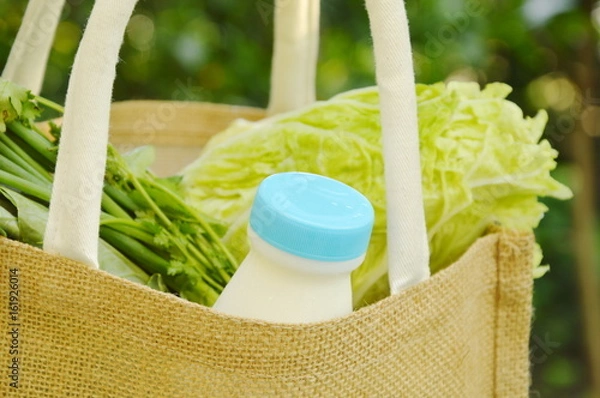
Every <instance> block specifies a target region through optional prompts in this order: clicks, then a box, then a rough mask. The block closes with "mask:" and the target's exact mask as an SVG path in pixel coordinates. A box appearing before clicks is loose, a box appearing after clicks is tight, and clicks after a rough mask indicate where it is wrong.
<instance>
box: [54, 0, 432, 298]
mask: <svg viewBox="0 0 600 398" xmlns="http://www.w3.org/2000/svg"><path fill="white" fill-rule="evenodd" d="M135 3H136V0H97V1H96V4H95V5H94V9H93V11H92V14H91V16H90V19H89V22H88V26H87V28H86V30H85V33H84V36H83V39H82V42H81V44H80V47H79V50H78V53H77V56H76V60H75V64H74V66H73V73H72V75H71V80H70V82H69V90H68V93H67V101H66V112H65V117H64V122H63V133H62V136H61V146H60V150H59V153H58V161H57V169H56V175H55V184H54V189H53V193H52V203H51V206H50V218H49V222H48V227H47V230H46V238H45V241H44V249H46V250H47V251H50V252H54V253H59V254H61V255H63V256H66V257H70V258H74V259H76V260H80V261H84V262H86V263H88V264H97V245H98V229H99V226H98V224H99V218H100V217H99V212H100V199H101V195H102V174H103V172H104V166H105V162H106V144H107V141H108V118H109V109H110V100H111V92H112V84H113V81H114V77H115V65H116V62H117V58H118V52H119V48H120V45H121V42H122V40H123V35H124V30H125V27H126V25H127V20H128V18H129V16H130V15H131V13H132V11H133V8H134V5H135ZM283 3H285V5H283V6H282V8H281V10H280V14H277V13H276V14H275V15H276V18H286V17H289V15H286V14H285V12H284V10H286V7H288V6H289V7H291V8H289V9H287V11H289V12H291V10H293V9H294V8H293V7H292V6H291V5H290V4H293V3H294V2H289V1H285V2H282V4H283ZM311 4H315V3H311ZM366 4H367V11H368V13H369V19H370V23H371V30H372V35H373V42H374V47H375V61H376V72H377V83H378V86H379V91H380V102H381V123H382V129H383V148H384V159H385V181H386V189H387V213H388V265H389V275H390V285H391V291H392V293H397V292H399V291H400V290H402V289H404V288H406V287H408V286H411V285H413V284H415V283H418V282H420V281H422V280H424V279H426V278H427V277H428V276H429V266H428V263H429V248H428V244H427V234H426V228H425V216H424V210H423V200H422V191H421V168H420V158H419V140H418V126H417V107H416V93H415V81H414V72H413V65H412V56H411V46H410V39H409V32H408V21H407V18H406V10H405V6H404V2H402V1H398V0H366ZM305 6H309V4H308V3H306V4H305ZM312 12H313V13H314V12H315V11H314V10H313V11H312ZM309 14H310V13H309ZM278 15H280V16H279V17H278ZM309 20H312V19H310V18H309ZM280 22H281V21H280ZM280 22H278V24H279V25H278V26H285V25H281V23H280ZM279 37H281V36H280V35H279V36H278V38H279ZM278 40H279V39H278ZM276 46H277V45H276ZM278 73H283V70H281V71H280V72H278ZM288 73H289V71H288ZM280 79H282V78H281V77H280V78H278V79H275V81H277V82H279V81H283V79H282V80H280ZM313 82H314V80H313ZM278 90H279V89H278ZM304 98H305V99H306V98H308V97H307V96H305V97H304ZM277 101H279V100H275V99H273V101H272V104H275V103H277ZM274 108H275V105H273V109H274Z"/></svg>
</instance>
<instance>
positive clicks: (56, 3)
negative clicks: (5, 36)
mask: <svg viewBox="0 0 600 398" xmlns="http://www.w3.org/2000/svg"><path fill="white" fill-rule="evenodd" d="M64 5H65V0H30V1H29V3H28V4H27V9H26V10H25V15H24V16H23V21H22V22H21V27H20V28H19V32H18V33H17V37H16V39H15V42H14V43H13V45H12V47H11V49H10V54H9V55H8V59H7V61H6V65H5V66H4V70H3V71H2V77H3V78H5V79H7V80H10V81H12V82H14V83H16V84H18V85H20V86H23V87H25V88H27V89H29V90H31V92H32V93H34V94H36V95H38V94H39V93H40V91H41V90H42V83H43V82H44V73H45V72H46V64H47V62H48V56H49V55H50V49H51V48H52V42H53V41H54V33H55V32H56V27H57V26H58V21H59V20H60V15H61V13H62V9H63V6H64Z"/></svg>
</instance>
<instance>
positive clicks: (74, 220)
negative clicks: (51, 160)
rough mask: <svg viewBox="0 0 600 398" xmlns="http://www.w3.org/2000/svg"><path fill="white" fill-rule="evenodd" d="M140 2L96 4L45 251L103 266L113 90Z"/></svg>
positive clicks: (74, 78)
mask: <svg viewBox="0 0 600 398" xmlns="http://www.w3.org/2000/svg"><path fill="white" fill-rule="evenodd" d="M136 2H137V0H96V2H95V4H94V8H93V9H92V13H91V15H90V19H89V20H88V23H87V27H86V29H85V33H84V35H83V38H82V40H81V43H80V45H79V49H78V51H77V55H76V56H75V62H74V64H73V72H72V73H71V78H70V80H69V88H68V90H67V99H66V104H65V115H64V119H63V126H62V134H61V141H60V148H59V151H58V160H57V164H56V173H55V175H54V186H53V189H52V198H51V203H50V214H49V218H48V224H47V226H46V233H45V238H44V250H46V251H48V252H50V253H56V254H60V255H62V256H65V257H69V258H72V259H74V260H78V261H81V262H84V263H86V264H89V265H92V266H95V267H97V266H98V235H99V228H100V227H99V220H100V202H101V198H102V186H103V179H104V169H105V165H106V147H107V145H108V126H109V114H110V104H111V101H112V87H113V82H114V80H115V74H116V71H115V70H116V65H117V61H118V57H119V49H120V48H121V43H122V42H123V36H124V34H125V28H126V27H127V22H128V21H129V18H130V16H131V13H132V12H133V8H134V7H135V4H136Z"/></svg>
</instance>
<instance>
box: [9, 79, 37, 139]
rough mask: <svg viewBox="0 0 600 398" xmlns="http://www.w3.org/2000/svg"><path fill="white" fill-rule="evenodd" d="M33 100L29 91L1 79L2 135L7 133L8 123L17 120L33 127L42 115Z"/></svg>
mask: <svg viewBox="0 0 600 398" xmlns="http://www.w3.org/2000/svg"><path fill="white" fill-rule="evenodd" d="M32 99H33V95H32V94H31V92H30V91H29V90H27V89H25V88H23V87H21V86H18V85H16V84H15V83H12V82H11V81H9V80H6V79H3V78H1V77H0V133H4V132H5V131H6V123H10V122H12V121H14V120H17V119H19V120H21V121H22V122H24V124H25V125H28V126H29V125H31V123H32V122H33V120H34V119H35V118H36V117H37V116H39V114H40V111H39V109H38V107H37V105H36V104H35V103H34V102H33V101H32Z"/></svg>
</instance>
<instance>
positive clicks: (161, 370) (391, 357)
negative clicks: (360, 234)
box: [0, 0, 534, 397]
mask: <svg viewBox="0 0 600 398" xmlns="http://www.w3.org/2000/svg"><path fill="white" fill-rule="evenodd" d="M124 3H128V5H122V4H124ZM134 3H135V0H126V1H125V2H119V1H116V0H106V1H98V2H97V3H96V6H100V7H104V9H105V11H106V10H110V9H115V10H116V9H119V12H118V13H117V14H118V19H119V20H120V21H121V24H120V27H121V28H123V29H124V26H125V22H126V20H127V18H128V15H129V14H130V13H131V10H127V7H130V8H131V9H132V8H133V4H134ZM384 3H385V4H386V6H381V8H379V9H377V7H379V5H374V4H384ZM392 3H395V2H393V1H387V0H386V1H383V0H382V1H381V3H378V2H375V1H368V2H367V5H368V7H370V9H371V10H373V9H377V10H376V12H378V13H379V14H380V17H381V18H382V19H385V18H384V16H385V15H386V12H388V11H395V10H396V9H395V7H398V5H397V4H396V5H393V4H392ZM96 6H95V8H96ZM123 9H125V11H123ZM392 14H393V12H392ZM93 21H96V28H100V27H104V28H106V23H107V22H109V19H105V20H102V19H100V22H101V23H97V21H98V19H94V18H90V24H91V25H93V23H92V22H93ZM391 22H393V21H390V20H387V24H390V23H391ZM103 24H104V26H103ZM391 25H393V24H391ZM382 28H383V27H382ZM404 28H406V27H405V26H404ZM89 29H90V27H89V26H88V28H87V29H86V31H87V30H89ZM386 29H388V30H391V31H393V26H392V27H390V26H387V27H386ZM117 30H118V29H117ZM376 31H377V29H376V28H375V27H374V37H377V32H376ZM404 33H406V32H404ZM121 35H122V31H121ZM84 41H85V35H84ZM382 41H383V40H382V39H375V42H376V43H375V44H376V46H375V47H376V58H377V57H378V56H377V53H378V50H377V47H378V45H377V43H381V42H382ZM88 42H89V40H88ZM379 48H380V50H379V53H380V54H381V48H382V47H381V46H380V47H379ZM88 51H89V49H88ZM110 51H113V52H114V54H115V57H116V53H117V52H118V47H117V48H111V49H110ZM110 51H109V52H110ZM379 58H380V59H381V58H382V57H381V56H379ZM384 58H385V57H384ZM389 58H390V59H392V58H393V57H389ZM387 61H389V60H387V59H386V60H384V61H383V64H385V63H386V62H387ZM115 62H116V59H115ZM387 66H388V67H390V68H387V69H386V67H382V66H381V64H380V65H378V76H379V79H378V80H379V83H380V91H381V98H382V125H383V129H384V135H385V131H390V129H391V130H393V127H394V126H395V125H396V124H397V122H396V121H394V115H395V113H394V112H391V111H390V110H393V107H392V105H393V104H397V103H398V101H400V102H401V100H402V98H401V97H400V96H399V95H398V92H399V91H398V90H396V87H395V85H396V84H399V85H400V86H402V85H403V84H404V83H406V81H405V82H404V83H403V82H402V79H409V80H410V79H412V77H411V74H412V67H411V70H410V71H409V73H403V74H401V76H400V77H401V78H400V79H397V78H398V76H397V75H396V74H393V73H392V74H391V75H390V76H386V73H387V72H389V70H391V69H393V68H391V66H393V63H391V64H390V65H387ZM81 70H82V69H81V68H78V67H77V63H76V66H75V67H74V71H73V76H75V77H77V76H79V75H80V71H81ZM381 70H383V73H380V71H381ZM109 75H110V73H109ZM73 76H72V79H71V83H70V88H69V90H71V88H72V87H76V88H77V89H78V90H79V91H82V92H86V90H87V89H86V84H87V83H88V82H87V80H85V79H84V80H85V81H82V82H80V83H81V84H79V85H77V84H73V81H75V82H76V83H77V78H73ZM113 78H114V76H113ZM381 80H383V81H387V82H389V81H392V83H390V84H382V83H381ZM398 82H400V83H398ZM408 83H410V81H409V82H408ZM413 84H414V82H413ZM78 86H79V87H78ZM408 86H410V84H408ZM73 90H74V91H76V89H73ZM88 91H89V90H88ZM400 91H401V90H400ZM94 94H95V95H98V96H100V97H106V98H110V90H108V91H107V88H106V87H103V88H102V89H98V90H96V92H94ZM409 97H410V96H409ZM387 99H390V100H387ZM412 100H414V97H412ZM410 101H411V100H410V98H409V101H408V102H409V104H408V106H406V109H408V110H402V109H400V110H398V111H397V113H398V114H400V116H399V117H400V118H401V119H402V120H404V121H406V120H408V124H411V123H412V122H415V120H414V115H412V113H414V109H413V108H414V107H413V106H412V105H414V104H410ZM71 102H73V100H71ZM77 105H79V106H80V107H83V108H85V106H86V104H85V103H84V101H81V102H80V103H78V104H77ZM168 105H169V103H144V104H142V103H130V104H128V105H117V106H115V107H113V110H112V112H113V116H114V115H115V112H117V113H118V108H119V106H126V107H138V108H139V111H140V112H142V113H143V112H157V111H159V110H160V107H161V106H163V107H164V106H168ZM170 105H172V106H175V105H176V104H174V103H171V104H170ZM194 106H197V107H201V108H202V109H204V110H208V109H211V108H210V107H211V106H210V105H203V104H197V105H194ZM67 108H68V109H77V107H76V106H74V105H73V106H69V97H68V98H67ZM103 110H105V111H106V112H104V113H105V114H108V107H105V108H102V109H101V110H100V111H98V112H94V113H88V114H85V113H77V114H76V115H75V116H73V112H74V111H73V112H72V113H71V115H70V116H69V115H68V114H65V119H66V120H67V119H69V117H70V118H71V121H70V122H69V123H66V122H65V126H64V128H65V130H66V131H67V132H68V131H73V130H77V129H74V128H73V126H75V125H76V124H77V120H73V118H75V119H77V118H80V119H81V118H84V117H85V118H87V119H88V122H89V120H90V119H93V118H95V117H98V118H99V119H98V120H99V121H100V122H99V124H100V125H102V123H103V122H104V119H102V112H103ZM186 111H189V108H188V107H187V106H176V112H186ZM194 112H198V113H197V114H201V113H202V112H203V111H202V110H200V109H199V108H198V109H196V110H195V111H194ZM403 112H404V114H405V115H404V116H406V115H408V116H406V117H404V116H402V114H403ZM132 113H133V112H132ZM125 115H127V112H126V113H125ZM203 115H205V119H206V120H204V122H206V123H205V126H206V136H210V135H211V134H213V133H215V132H217V131H219V130H221V129H222V128H223V124H225V125H226V124H227V123H229V120H230V118H231V119H233V118H236V117H239V116H243V117H246V116H247V115H248V116H249V117H248V118H249V119H251V120H254V119H258V118H261V117H262V116H263V115H262V112H261V111H258V110H252V109H245V108H235V107H227V106H216V107H213V108H212V110H210V111H207V112H206V113H203ZM211 115H214V117H213V116H211ZM411 115H412V116H411ZM104 117H106V115H104ZM203 117H204V116H203ZM179 119H180V118H174V119H173V120H179ZM132 120H138V119H134V118H128V117H127V116H125V117H124V120H123V123H121V122H118V121H117V119H113V120H111V127H112V128H113V138H114V140H115V141H117V142H118V141H119V140H122V141H121V142H120V144H122V145H130V144H136V143H137V142H139V143H142V142H146V143H155V144H158V146H159V147H160V148H161V149H165V150H171V151H174V153H177V151H178V150H179V149H178V147H180V146H184V147H185V146H188V145H189V142H191V141H194V142H196V143H197V144H198V146H201V145H202V140H204V139H205V138H198V137H196V138H191V136H192V135H193V134H187V133H185V131H183V132H181V133H180V134H179V135H178V134H171V135H166V136H163V135H162V134H161V132H160V131H155V132H153V133H152V134H149V135H148V134H145V135H143V137H139V136H138V137H135V138H134V136H131V137H129V138H128V137H127V133H126V131H128V129H127V128H126V129H124V130H121V132H122V133H123V134H120V133H119V131H120V130H119V126H121V127H122V126H126V125H127V124H128V123H131V121H132ZM211 121H214V125H212V124H211V123H212V122H211ZM69 126H71V127H69ZM211 126H212V127H211ZM386 126H387V127H386ZM390 126H391V128H390ZM412 127H414V126H412ZM412 127H411V128H412ZM164 129H165V130H167V131H168V130H171V131H177V130H178V128H177V127H176V124H174V123H166V126H165V128H164ZM408 130H409V131H410V128H409V129H408ZM155 133H156V134H155ZM134 134H135V133H134ZM67 136H68V134H67ZM119 137H121V138H119ZM159 137H160V138H159ZM65 138H66V137H64V136H63V139H65ZM402 138H407V137H402ZM408 138H410V140H409V141H410V142H411V143H412V144H415V143H416V142H415V137H408ZM94 140H95V141H94V142H93V146H94V147H95V149H98V148H100V149H101V148H102V147H103V145H102V144H103V143H102V140H103V138H102V137H94ZM195 140H199V141H195ZM394 140H395V142H394ZM130 141H131V142H130ZM399 141H402V140H400V139H399V138H398V137H396V138H394V139H392V140H390V139H388V140H387V141H385V140H384V148H386V149H385V150H386V151H387V154H386V162H388V159H389V160H391V162H388V163H391V164H392V165H395V166H398V165H402V164H408V165H409V166H410V167H409V168H410V169H411V171H414V169H415V167H414V166H415V163H414V160H415V153H417V152H418V151H416V150H415V151H413V152H411V153H407V154H406V158H402V159H400V160H398V159H395V158H392V157H390V156H389V153H390V151H392V152H393V151H394V150H395V151H396V153H398V151H397V149H398V146H396V145H397V144H398V143H399ZM90 142H91V141H90ZM63 143H64V142H63ZM63 143H61V145H63ZM403 144H405V143H403ZM412 144H411V145H412ZM71 145H73V144H72V143H71ZM409 146H410V145H409ZM413 149H415V148H413ZM61 151H62V153H63V154H64V153H65V152H68V151H65V149H64V147H62V146H61ZM399 153H402V151H400V152H399ZM92 154H93V151H92V150H91V151H90V156H91V155H92ZM59 157H60V152H59ZM397 157H398V158H401V157H400V156H397ZM407 159H408V160H407ZM80 160H81V161H82V162H83V163H85V162H88V161H89V159H85V158H82V159H80ZM416 160H417V162H418V156H416ZM59 162H60V159H59ZM94 162H95V163H96V165H95V166H96V169H92V171H97V164H98V161H97V159H95V160H93V161H92V162H91V163H94ZM89 164H90V163H87V165H88V166H89ZM416 165H417V166H418V163H416ZM82 167H83V166H82ZM388 171H389V170H388V168H386V184H387V186H388V188H389V187H393V188H394V187H396V185H397V182H394V181H389V180H388V179H389V178H390V175H391V176H394V175H395V174H394V173H396V172H397V170H391V172H390V173H388ZM57 174H58V171H57ZM63 177H64V176H63ZM100 181H101V180H100ZM395 184H396V185H395ZM59 185H60V184H59ZM400 185H401V184H400ZM408 185H409V188H410V187H414V186H419V183H418V181H415V180H413V181H410V183H409V184H408ZM397 188H398V189H391V192H392V193H391V194H390V192H388V206H389V207H390V208H392V207H394V206H396V202H399V201H404V202H406V200H405V199H406V196H405V195H408V194H410V198H411V200H409V201H408V202H410V203H409V206H406V207H403V208H402V209H399V210H400V212H404V213H406V212H410V208H411V206H414V205H415V204H416V207H419V206H421V205H420V201H414V200H412V199H413V198H414V197H415V196H417V197H418V196H419V195H420V187H419V189H418V190H417V191H418V192H417V193H418V195H417V193H415V195H412V193H413V192H412V191H411V190H410V189H408V191H403V189H407V188H406V187H403V186H401V187H397ZM389 191H390V190H389ZM407 192H408V193H407ZM55 194H56V185H55V191H54V192H53V201H54V208H55V210H54V212H55V213H57V211H56V209H57V208H58V210H59V211H58V212H59V213H60V212H61V211H64V207H63V208H60V206H57V205H56V203H57V202H56V200H55V197H54V195H55ZM390 195H391V196H390ZM390 198H392V199H395V201H394V202H392V203H389V202H390V201H389V199H390ZM91 200H92V201H93V198H92V199H91ZM77 205H78V206H80V208H81V203H77ZM86 206H87V205H86ZM84 207H85V206H84ZM421 212H422V209H421ZM51 213H52V209H51ZM92 215H93V214H92ZM86 217H88V218H89V217H91V216H90V214H86ZM415 217H416V218H417V219H418V217H419V215H418V214H417V215H416V216H414V215H412V216H411V217H407V218H408V219H415ZM59 218H60V217H59ZM396 219H403V218H402V217H397V218H396ZM67 221H69V220H67ZM69 222H70V221H69ZM69 222H67V223H63V224H64V226H72V227H73V228H75V229H78V228H83V229H85V227H86V225H87V223H86V222H82V221H81V220H78V223H77V225H72V223H71V224H69ZM61 223H62V221H61V222H58V223H55V224H54V225H59V224H61ZM417 224H418V223H417ZM411 225H413V224H411ZM64 226H63V227H64ZM422 227H423V225H415V231H416V233H415V235H416V241H415V242H416V243H415V242H411V243H414V244H415V245H416V246H417V247H416V249H415V252H418V253H416V255H415V256H412V254H413V253H408V254H407V258H408V257H410V258H409V259H408V260H407V259H406V258H403V259H401V260H399V261H397V262H396V261H395V260H394V261H393V260H390V280H391V282H392V292H394V293H395V292H396V291H398V290H399V287H400V286H407V285H410V284H407V283H406V280H403V278H402V277H398V276H395V275H401V274H402V272H396V273H395V274H394V273H392V270H393V268H394V269H395V271H399V270H400V271H402V268H403V267H405V266H406V267H409V268H410V267H413V268H415V269H416V267H414V265H415V264H412V263H413V262H415V263H417V262H419V261H420V260H419V258H420V257H423V254H424V253H426V247H425V248H424V250H421V249H420V248H419V247H420V246H419V245H420V243H419V239H421V234H420V231H421V228H422ZM61 228H62V227H61ZM59 229H60V228H59ZM83 229H82V230H83ZM92 229H93V228H92ZM51 232H52V231H51ZM92 232H93V231H92ZM398 232H399V230H396V231H395V232H394V233H398ZM47 234H48V231H47ZM85 234H88V235H89V236H91V237H92V238H93V240H96V239H97V234H96V235H95V236H94V234H93V233H90V231H89V230H87V231H85ZM68 236H69V234H65V235H62V236H61V234H60V233H56V234H55V235H54V236H53V238H56V237H59V239H54V240H55V241H56V242H58V243H60V244H58V245H48V246H49V247H51V246H61V245H63V246H66V249H67V251H69V253H68V254H64V255H55V254H50V253H48V252H43V251H41V250H38V249H35V248H32V247H30V246H27V245H24V244H20V243H17V242H13V241H10V240H8V239H4V238H1V239H0V268H1V272H2V278H3V280H4V281H3V282H2V283H0V297H4V298H5V300H6V302H5V303H6V304H5V305H3V306H1V307H2V310H1V314H2V317H3V319H4V322H5V332H6V333H4V334H3V336H4V338H3V341H4V345H5V349H2V350H0V360H1V361H2V363H3V364H4V365H3V366H7V368H5V369H6V372H7V377H6V378H5V382H4V383H2V384H0V396H5V395H8V394H9V393H16V394H18V395H19V396H29V397H44V396H50V397H62V396H76V397H79V396H84V397H87V396H90V397H110V396H114V397H130V396H131V397H138V396H140V397H144V396H156V397H171V396H175V397H195V396H202V397H231V396H236V397H237V396H249V397H256V396H277V397H279V396H341V397H346V396H350V397H372V396H377V397H398V396H406V397H487V396H490V397H522V396H527V391H528V385H529V361H528V339H529V332H530V320H531V297H532V275H531V271H532V270H531V267H532V257H533V255H532V253H533V242H534V241H533V236H532V234H530V233H522V234H521V233H512V232H509V231H503V230H495V231H491V232H490V234H488V235H487V236H485V237H483V238H481V239H479V240H478V241H477V242H476V243H475V244H474V245H473V246H472V247H471V248H470V249H469V251H468V252H467V253H466V254H465V255H464V256H463V257H462V258H461V259H460V260H459V261H457V262H456V263H455V264H453V265H451V266H450V267H449V268H448V269H446V270H444V271H442V272H439V273H438V274H436V275H434V276H433V277H431V278H426V277H425V278H424V277H423V275H418V273H414V274H413V275H408V274H406V275H408V276H407V279H411V278H412V279H413V282H414V281H417V280H420V283H416V284H412V286H411V287H409V288H407V289H404V290H402V291H401V292H400V293H397V294H394V295H392V296H390V297H388V298H386V299H384V300H382V301H380V302H378V303H376V304H374V305H371V306H368V307H366V308H363V309H360V310H358V311H356V312H355V313H353V314H351V315H348V316H346V317H343V318H339V319H334V320H331V321H327V322H321V323H317V324H308V325H278V324H269V323H264V322H259V321H253V320H248V319H241V318H235V317H229V316H224V315H222V314H218V313H216V312H214V311H212V310H211V309H209V308H205V307H202V306H199V305H196V304H193V303H189V302H185V301H183V300H180V299H178V298H176V297H174V296H171V295H167V294H163V293H160V292H156V291H153V290H151V289H149V288H147V287H144V286H139V285H136V284H133V283H131V282H128V281H125V280H121V279H118V278H116V277H113V276H111V275H109V274H107V273H105V272H103V271H101V270H98V269H95V268H94V267H93V265H94V253H93V249H94V248H91V249H90V248H89V247H85V248H84V250H81V251H79V253H82V255H81V256H79V255H78V254H77V253H78V247H77V246H78V244H79V243H81V242H84V241H86V239H83V238H80V237H79V235H77V234H76V235H74V236H75V237H76V238H77V239H76V241H75V240H74V241H72V242H69V240H68V239H66V238H65V237H68ZM406 236H407V239H408V238H409V236H408V235H406ZM88 240H90V239H88ZM65 242H66V243H67V244H66V245H65ZM69 243H72V244H71V245H69ZM84 243H85V242H84ZM400 243H402V245H403V246H404V247H406V246H407V243H406V242H400ZM421 243H422V242H421ZM396 246H400V245H399V244H397V245H396ZM396 246H392V247H391V248H390V249H393V250H390V252H392V253H390V258H392V257H394V253H393V252H395V255H396V258H397V257H398V256H397V255H398V253H402V250H404V249H403V248H398V247H396ZM45 247H46V245H45ZM88 249H89V250H88ZM59 252H61V254H63V253H62V251H60V250H59ZM72 253H74V254H73V255H72ZM411 256H412V257H411ZM66 257H71V258H76V259H78V260H80V261H74V260H70V259H67V258H66ZM413 260H414V261H413ZM90 265H92V267H90ZM417 265H418V264H417ZM394 282H397V284H396V285H394ZM14 350H16V351H14ZM15 358H16V361H15ZM14 363H17V365H14ZM15 368H16V369H17V370H16V374H17V376H18V388H14V387H12V386H11V385H10V383H11V381H12V379H11V377H10V376H11V375H15V370H14V369H15Z"/></svg>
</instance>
